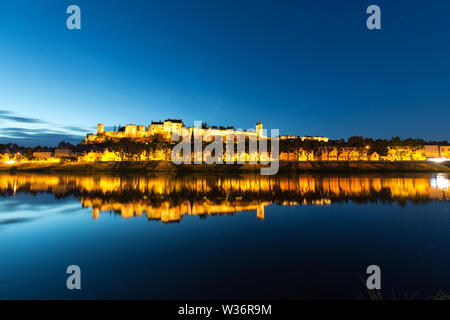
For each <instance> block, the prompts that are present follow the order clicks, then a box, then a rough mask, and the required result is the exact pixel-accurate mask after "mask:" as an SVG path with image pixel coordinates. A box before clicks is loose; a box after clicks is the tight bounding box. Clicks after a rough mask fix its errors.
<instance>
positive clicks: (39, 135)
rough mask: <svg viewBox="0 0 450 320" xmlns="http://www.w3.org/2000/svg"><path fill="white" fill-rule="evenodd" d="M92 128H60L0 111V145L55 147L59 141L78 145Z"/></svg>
mask: <svg viewBox="0 0 450 320" xmlns="http://www.w3.org/2000/svg"><path fill="white" fill-rule="evenodd" d="M5 125H6V126H5ZM90 131H92V128H83V127H77V126H67V127H64V126H61V125H57V124H52V123H50V122H48V121H44V120H42V119H38V118H33V117H25V116H22V115H18V114H15V113H13V112H11V111H9V110H4V109H0V143H3V144H5V143H17V144H19V145H24V146H36V145H47V146H55V145H57V144H58V143H59V142H61V141H66V142H70V143H79V142H80V141H81V140H82V139H83V137H84V136H85V135H86V133H88V132H90Z"/></svg>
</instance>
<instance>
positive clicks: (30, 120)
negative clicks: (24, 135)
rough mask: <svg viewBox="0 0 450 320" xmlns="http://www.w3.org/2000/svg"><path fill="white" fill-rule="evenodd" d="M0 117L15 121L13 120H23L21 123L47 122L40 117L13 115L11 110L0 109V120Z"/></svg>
mask: <svg viewBox="0 0 450 320" xmlns="http://www.w3.org/2000/svg"><path fill="white" fill-rule="evenodd" d="M1 119H3V120H9V121H15V122H23V123H42V124H44V123H47V122H45V121H43V120H41V119H36V118H29V117H21V116H18V115H15V114H14V113H12V112H11V111H8V110H1V109H0V120H1Z"/></svg>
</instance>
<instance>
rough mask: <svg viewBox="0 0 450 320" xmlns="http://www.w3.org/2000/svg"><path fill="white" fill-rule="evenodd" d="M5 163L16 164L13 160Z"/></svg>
mask: <svg viewBox="0 0 450 320" xmlns="http://www.w3.org/2000/svg"><path fill="white" fill-rule="evenodd" d="M6 163H7V164H13V163H16V162H15V161H14V160H8V161H6Z"/></svg>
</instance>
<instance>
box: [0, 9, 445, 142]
mask: <svg viewBox="0 0 450 320" xmlns="http://www.w3.org/2000/svg"><path fill="white" fill-rule="evenodd" d="M71 4H77V5H79V6H80V8H81V25H82V29H81V30H68V29H67V27H66V18H67V17H68V14H67V13H66V8H67V7H68V6H69V5H71ZM371 4H376V5H378V6H379V7H380V8H381V21H382V22H381V25H382V29H381V30H368V29H367V28H366V19H367V17H368V16H369V15H368V14H366V8H367V7H368V6H369V5H371ZM449 12H450V1H444V0H432V1H425V0H421V1H413V0H408V1H403V0H395V1H392V0H389V1H379V0H371V1H364V0H360V1H356V0H354V1H351V0H341V1H339V0H328V1H325V0H315V1H311V0H308V1H293V0H290V1H279V0H277V1H264V0H257V1H248V0H232V1H230V0H227V1H219V0H217V1H211V0H194V1H187V0H184V1H181V0H178V1H171V0H169V1H168V0H164V1H162V0H159V1H144V0H143V1H130V0H128V1H125V0H123V1H111V0H89V1H83V0H71V1H63V0H54V1H50V0H40V1H23V0H1V2H0V143H5V142H8V141H12V142H16V143H19V144H22V145H36V144H38V143H41V144H53V145H54V144H55V143H57V142H59V141H61V140H66V141H72V142H78V141H80V140H81V139H82V136H84V135H85V134H86V133H88V132H94V131H95V126H96V124H97V123H98V122H102V123H104V124H105V126H107V127H112V126H114V125H119V124H121V125H125V124H131V123H134V124H145V125H148V124H150V122H151V121H152V120H164V119H166V118H168V117H172V118H181V119H183V120H184V122H185V123H186V125H188V126H192V125H193V122H194V120H201V121H206V122H207V123H208V124H210V125H224V126H229V125H232V126H234V127H236V128H243V129H248V128H254V125H255V124H256V121H258V120H262V121H263V124H264V127H265V128H268V129H270V128H279V129H280V133H281V134H295V135H322V136H327V137H330V138H333V139H335V138H341V137H342V138H347V137H349V136H353V135H361V136H367V137H372V138H390V137H392V136H400V137H401V138H408V137H412V138H423V139H425V140H445V139H450V135H449V132H450V130H449V128H450V124H449V120H450V23H449V18H448V16H449Z"/></svg>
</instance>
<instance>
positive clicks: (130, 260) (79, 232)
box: [0, 174, 450, 299]
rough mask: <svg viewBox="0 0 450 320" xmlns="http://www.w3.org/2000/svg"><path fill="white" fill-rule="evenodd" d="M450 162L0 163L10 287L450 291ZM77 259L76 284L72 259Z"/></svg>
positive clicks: (44, 292) (5, 293)
mask: <svg viewBox="0 0 450 320" xmlns="http://www.w3.org/2000/svg"><path fill="white" fill-rule="evenodd" d="M448 188H449V179H448V176H447V175H446V174H389V175H353V176H349V175H317V174H315V175H300V176H276V177H261V176H259V175H245V176H225V177H223V176H222V177H214V176H181V177H176V176H162V177H161V176H160V177H134V176H127V177H115V176H66V175H61V176H59V175H34V174H25V175H22V174H17V175H8V174H0V298H2V299H14V298H40V299H47V298H63V299H66V298H67V299H72V298H84V299H86V298H88V299H89V298H152V299H167V298H169V299H172V298H176V299H196V298H202V299H208V298H211V299H213V298H231V299H235V298H253V299H258V298H296V299H297V298H299V299H316V298H333V299H347V298H348V299H367V298H368V294H367V290H366V289H365V279H366V278H367V275H366V273H365V271H366V268H367V266H369V265H372V264H375V265H378V266H380V268H381V284H382V290H381V291H382V295H383V297H384V298H385V299H393V298H395V299H404V298H412V297H415V298H422V299H424V298H429V297H432V296H435V295H436V294H438V293H439V292H440V291H442V292H445V293H447V294H450V271H449V266H450V212H449V207H450V205H449V204H450V203H449V190H448ZM69 265H78V266H80V268H81V283H82V284H81V285H82V289H81V290H79V291H78V290H72V291H70V290H68V289H67V287H66V279H67V277H68V274H66V268H67V266H69Z"/></svg>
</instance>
